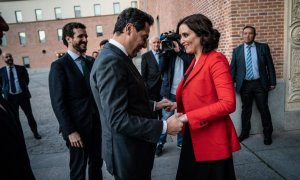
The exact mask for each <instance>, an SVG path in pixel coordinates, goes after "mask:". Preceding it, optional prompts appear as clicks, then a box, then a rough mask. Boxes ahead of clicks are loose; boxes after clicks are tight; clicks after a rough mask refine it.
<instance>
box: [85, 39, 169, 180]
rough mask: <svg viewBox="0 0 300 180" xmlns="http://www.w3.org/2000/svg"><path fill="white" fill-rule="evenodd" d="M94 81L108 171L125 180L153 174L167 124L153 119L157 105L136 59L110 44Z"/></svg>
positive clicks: (99, 60)
mask: <svg viewBox="0 0 300 180" xmlns="http://www.w3.org/2000/svg"><path fill="white" fill-rule="evenodd" d="M90 82H91V87H92V91H93V95H94V97H95V101H96V103H97V106H98V109H99V111H100V116H101V118H100V119H101V125H102V157H103V159H104V161H105V163H106V166H107V169H108V171H109V172H110V173H112V174H115V175H117V176H118V177H121V178H122V179H142V178H143V177H145V176H147V175H151V170H152V167H153V162H154V154H155V147H156V143H157V142H158V140H159V137H160V134H161V132H162V128H163V122H162V121H159V120H157V119H156V118H155V117H154V116H153V105H154V104H153V102H152V101H150V99H149V97H148V94H147V89H146V87H145V84H144V81H143V79H142V76H141V75H140V73H139V71H138V70H137V69H136V67H135V65H134V64H133V62H132V60H131V59H130V58H129V57H127V56H126V55H125V54H124V53H123V52H122V51H121V50H120V49H119V48H117V47H116V46H114V45H113V44H111V43H108V44H106V45H105V46H104V48H103V49H102V50H101V53H100V55H99V56H98V57H97V60H96V61H95V63H94V66H93V69H92V72H91V79H90Z"/></svg>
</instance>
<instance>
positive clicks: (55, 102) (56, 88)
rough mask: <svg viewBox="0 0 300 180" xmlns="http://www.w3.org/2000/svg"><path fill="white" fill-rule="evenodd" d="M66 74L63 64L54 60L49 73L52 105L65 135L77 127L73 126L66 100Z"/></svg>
mask: <svg viewBox="0 0 300 180" xmlns="http://www.w3.org/2000/svg"><path fill="white" fill-rule="evenodd" d="M67 83H68V82H67V80H66V75H65V73H64V69H63V66H62V64H60V63H58V62H54V63H52V64H51V69H50V73H49V92H50V99H51V105H52V108H53V111H54V114H55V116H56V118H57V120H58V122H59V125H60V128H61V130H62V131H63V135H66V136H67V135H69V134H71V133H72V132H75V131H76V130H75V127H74V126H73V124H72V122H71V118H70V114H69V110H68V105H67V102H66V96H65V94H66V93H67V89H66V84H67Z"/></svg>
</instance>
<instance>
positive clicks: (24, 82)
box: [0, 65, 31, 99]
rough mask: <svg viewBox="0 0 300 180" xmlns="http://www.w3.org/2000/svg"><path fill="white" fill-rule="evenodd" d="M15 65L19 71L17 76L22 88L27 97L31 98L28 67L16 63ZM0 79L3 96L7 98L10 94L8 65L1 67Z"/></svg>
mask: <svg viewBox="0 0 300 180" xmlns="http://www.w3.org/2000/svg"><path fill="white" fill-rule="evenodd" d="M14 66H15V68H16V72H17V76H18V79H19V83H20V88H21V89H22V92H23V93H24V94H25V97H28V98H31V94H30V92H29V90H28V84H29V76H28V72H27V70H26V68H25V67H24V66H20V65H14ZM0 81H1V86H2V93H3V96H4V98H5V99H7V97H8V94H9V79H8V75H7V69H6V66H4V67H2V68H1V69H0Z"/></svg>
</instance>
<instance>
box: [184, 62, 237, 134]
mask: <svg viewBox="0 0 300 180" xmlns="http://www.w3.org/2000/svg"><path fill="white" fill-rule="evenodd" d="M216 58H217V59H208V60H207V61H211V62H210V65H209V67H208V68H210V69H209V71H210V75H211V77H212V80H213V83H212V85H214V86H215V90H216V96H217V101H215V102H213V103H211V104H208V105H206V106H203V107H200V108H198V109H195V110H193V111H190V112H187V113H186V115H187V117H188V120H189V124H190V126H191V128H192V129H198V128H202V127H204V126H206V125H209V124H210V123H212V122H213V121H215V120H224V118H223V117H226V116H228V115H229V114H230V113H232V112H234V111H235V93H234V88H233V83H232V79H231V75H230V68H229V64H228V61H227V60H226V58H225V57H224V56H218V57H216Z"/></svg>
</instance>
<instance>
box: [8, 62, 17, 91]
mask: <svg viewBox="0 0 300 180" xmlns="http://www.w3.org/2000/svg"><path fill="white" fill-rule="evenodd" d="M12 68H13V67H9V82H10V90H11V92H12V93H16V84H15V77H14V73H13V70H12Z"/></svg>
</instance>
